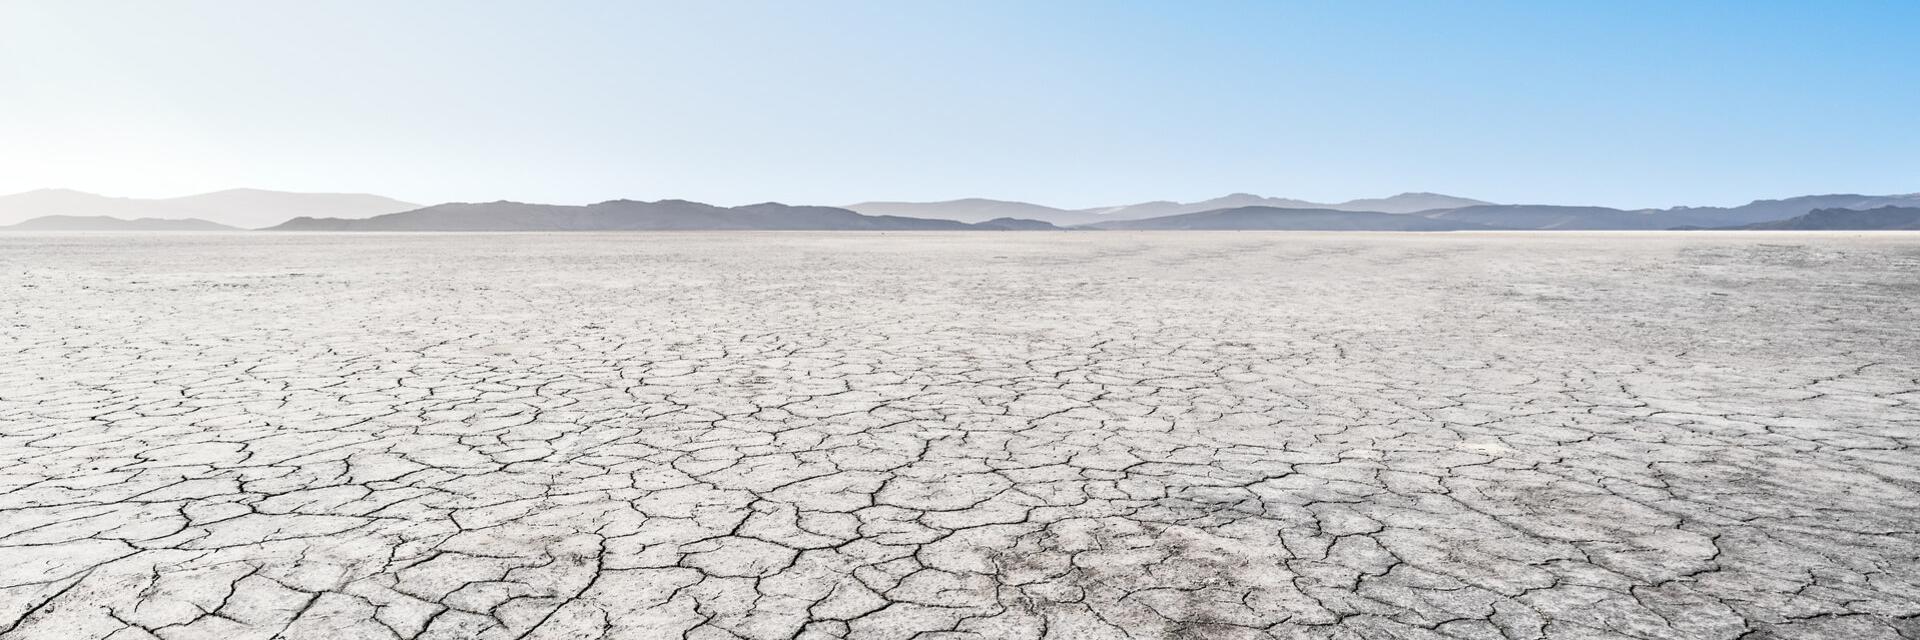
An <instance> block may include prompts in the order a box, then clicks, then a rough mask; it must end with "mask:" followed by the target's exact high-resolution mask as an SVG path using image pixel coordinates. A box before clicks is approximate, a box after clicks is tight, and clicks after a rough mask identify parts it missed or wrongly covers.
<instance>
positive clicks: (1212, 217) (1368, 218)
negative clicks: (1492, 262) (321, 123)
mask: <svg viewBox="0 0 1920 640" xmlns="http://www.w3.org/2000/svg"><path fill="white" fill-rule="evenodd" d="M1091 226H1092V227H1093V228H1096V229H1134V230H1286V231H1463V230H1474V229H1478V230H1487V229H1492V228H1494V227H1490V226H1487V225H1482V224H1476V223H1472V222H1462V221H1456V220H1446V219H1435V218H1427V217H1422V216H1416V215H1407V214H1399V213H1379V212H1374V211H1335V210H1332V209H1294V208H1286V207H1235V208H1232V209H1220V210H1216V211H1202V212H1198V213H1183V214H1178V215H1171V216H1162V217H1158V218H1147V219H1145V220H1124V221H1115V222H1103V223H1099V224H1095V225H1091Z"/></svg>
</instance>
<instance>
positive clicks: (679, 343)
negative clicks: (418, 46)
mask: <svg viewBox="0 0 1920 640" xmlns="http://www.w3.org/2000/svg"><path fill="white" fill-rule="evenodd" d="M1917 445H1920V235H1914V234H1881V235H1862V234H1855V235H1843V234H1836V235H1811V234H1788V233H1772V234H1734V233H1672V234H1630V233H1629V234H1576V233H1561V234H1488V235H1469V234H1442V235H1389V234H1375V235H1369V234H1346V235H1343V234H1299V233H1296V234H1287V233H1280V234H1264V233H1145V234H1131V233H1121V232H1110V233H1036V234H1016V233H974V234H922V235H916V234H880V233H873V234H857V233H848V234H805V233H792V234H780V233H771V234H752V233H740V234H693V233H689V234H605V235H602V234H573V235H464V236H463V235H427V234H422V235H398V234H396V235H298V236H296V235H269V234H227V235H166V236H151V235H150V236H116V235H65V236H27V235H10V236H5V237H0V637H4V638H7V639H9V640H11V639H15V638H23V639H24V638H46V639H57V640H79V639H84V638H116V639H134V638H152V637H160V638H270V637H284V638H409V639H411V638H528V639H534V638H555V639H558V638H569V639H571V638H601V637H604V638H638V639H651V638H688V639H705V640H713V639H723V638H727V639H730V638H752V639H776V638H778V639H820V638H862V639H883V638H926V639H946V640H952V639H959V638H978V639H983V640H989V639H1019V638H1041V637H1046V638H1082V639H1100V638H1141V639H1145V638H1153V639H1180V638H1727V639H1747V640H1757V639H1765V638H1847V639H1874V638H1920V448H1917Z"/></svg>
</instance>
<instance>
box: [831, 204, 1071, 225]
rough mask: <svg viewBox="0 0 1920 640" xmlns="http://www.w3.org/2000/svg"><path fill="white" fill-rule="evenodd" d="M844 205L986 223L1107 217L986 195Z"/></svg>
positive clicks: (876, 213)
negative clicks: (939, 199)
mask: <svg viewBox="0 0 1920 640" xmlns="http://www.w3.org/2000/svg"><path fill="white" fill-rule="evenodd" d="M844 208H845V209H847V210H849V211H854V212H856V213H863V214H866V215H870V216H903V217H908V218H927V219H933V220H959V221H961V222H985V221H988V220H993V219H996V218H1014V219H1022V220H1038V221H1041V222H1046V223H1049V224H1055V225H1061V226H1071V225H1077V224H1086V223H1089V222H1099V221H1102V220H1107V219H1109V218H1104V217H1102V216H1100V215H1099V214H1095V213H1089V212H1086V211H1069V210H1066V209H1055V208H1053V207H1049V206H1044V205H1037V204H1032V203H1028V202H1014V201H1010V200H988V199H986V198H967V199H964V200H947V201H944V202H862V203H859V204H850V205H847V206H846V207H844Z"/></svg>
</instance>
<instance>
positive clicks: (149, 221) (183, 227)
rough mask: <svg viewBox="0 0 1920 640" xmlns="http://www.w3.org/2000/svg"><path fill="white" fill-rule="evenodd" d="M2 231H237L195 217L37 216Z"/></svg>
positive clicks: (2, 227) (0, 228) (236, 228)
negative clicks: (130, 218) (128, 218)
mask: <svg viewBox="0 0 1920 640" xmlns="http://www.w3.org/2000/svg"><path fill="white" fill-rule="evenodd" d="M0 230H5V231H239V230H240V229H239V228H238V227H232V226H228V225H224V224H220V223H218V222H209V221H206V220H201V219H199V218H178V219H176V218H135V219H132V220H127V219H123V218H115V217H112V216H40V217H38V218H34V219H32V220H28V221H26V222H21V223H17V224H11V225H6V226H0Z"/></svg>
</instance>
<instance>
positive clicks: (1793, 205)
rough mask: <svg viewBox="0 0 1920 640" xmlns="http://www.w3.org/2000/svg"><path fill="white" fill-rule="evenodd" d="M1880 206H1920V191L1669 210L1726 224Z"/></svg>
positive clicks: (1790, 199)
mask: <svg viewBox="0 0 1920 640" xmlns="http://www.w3.org/2000/svg"><path fill="white" fill-rule="evenodd" d="M1877 207H1920V193H1910V194H1905V195H1891V196H1863V195H1860V194H1857V193H1836V194H1828V195H1819V196H1800V197H1797V198H1784V199H1780V200H1755V201H1753V202H1751V203H1748V204H1744V205H1741V206H1738V207H1674V208H1672V209H1668V210H1667V211H1669V212H1673V213H1686V214H1694V215H1703V216H1710V217H1712V218H1713V219H1716V220H1720V221H1722V224H1726V225H1745V224H1753V223H1756V222H1767V221H1770V220H1785V219H1787V218H1792V217H1794V216H1799V215H1804V214H1807V213H1811V212H1813V211H1815V210H1818V209H1873V208H1877Z"/></svg>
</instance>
